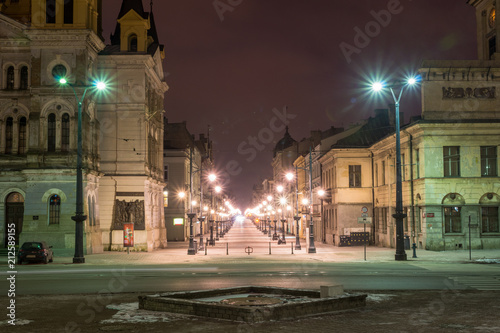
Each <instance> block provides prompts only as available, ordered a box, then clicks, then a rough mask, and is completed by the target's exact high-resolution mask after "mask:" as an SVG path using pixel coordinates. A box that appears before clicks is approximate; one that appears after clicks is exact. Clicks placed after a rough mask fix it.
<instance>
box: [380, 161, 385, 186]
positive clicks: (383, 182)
mask: <svg viewBox="0 0 500 333" xmlns="http://www.w3.org/2000/svg"><path fill="white" fill-rule="evenodd" d="M380 171H381V174H382V175H381V178H380V185H385V161H382V167H381V168H380Z"/></svg>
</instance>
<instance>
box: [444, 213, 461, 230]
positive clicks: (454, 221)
mask: <svg viewBox="0 0 500 333" xmlns="http://www.w3.org/2000/svg"><path fill="white" fill-rule="evenodd" d="M460 211H461V207H445V208H444V232H445V233H457V232H462V219H461V215H460Z"/></svg>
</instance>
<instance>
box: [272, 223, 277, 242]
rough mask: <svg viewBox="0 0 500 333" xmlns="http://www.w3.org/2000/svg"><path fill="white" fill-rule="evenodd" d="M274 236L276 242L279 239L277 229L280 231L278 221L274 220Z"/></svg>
mask: <svg viewBox="0 0 500 333" xmlns="http://www.w3.org/2000/svg"><path fill="white" fill-rule="evenodd" d="M273 222H274V235H273V240H276V239H278V233H277V229H278V226H277V224H278V220H274V221H273Z"/></svg>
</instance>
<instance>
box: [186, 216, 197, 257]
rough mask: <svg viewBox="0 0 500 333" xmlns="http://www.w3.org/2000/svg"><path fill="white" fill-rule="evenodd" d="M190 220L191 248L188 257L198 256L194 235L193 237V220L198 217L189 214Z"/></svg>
mask: <svg viewBox="0 0 500 333" xmlns="http://www.w3.org/2000/svg"><path fill="white" fill-rule="evenodd" d="M187 215H188V218H189V247H188V253H187V254H188V255H193V254H196V249H195V248H194V235H193V218H194V217H195V216H196V214H194V213H189V214H187Z"/></svg>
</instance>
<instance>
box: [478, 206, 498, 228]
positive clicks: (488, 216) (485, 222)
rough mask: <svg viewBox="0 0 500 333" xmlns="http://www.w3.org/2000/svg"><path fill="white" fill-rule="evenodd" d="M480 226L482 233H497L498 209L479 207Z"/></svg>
mask: <svg viewBox="0 0 500 333" xmlns="http://www.w3.org/2000/svg"><path fill="white" fill-rule="evenodd" d="M481 226H482V227H481V230H482V232H483V233H488V232H499V228H498V207H481Z"/></svg>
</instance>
